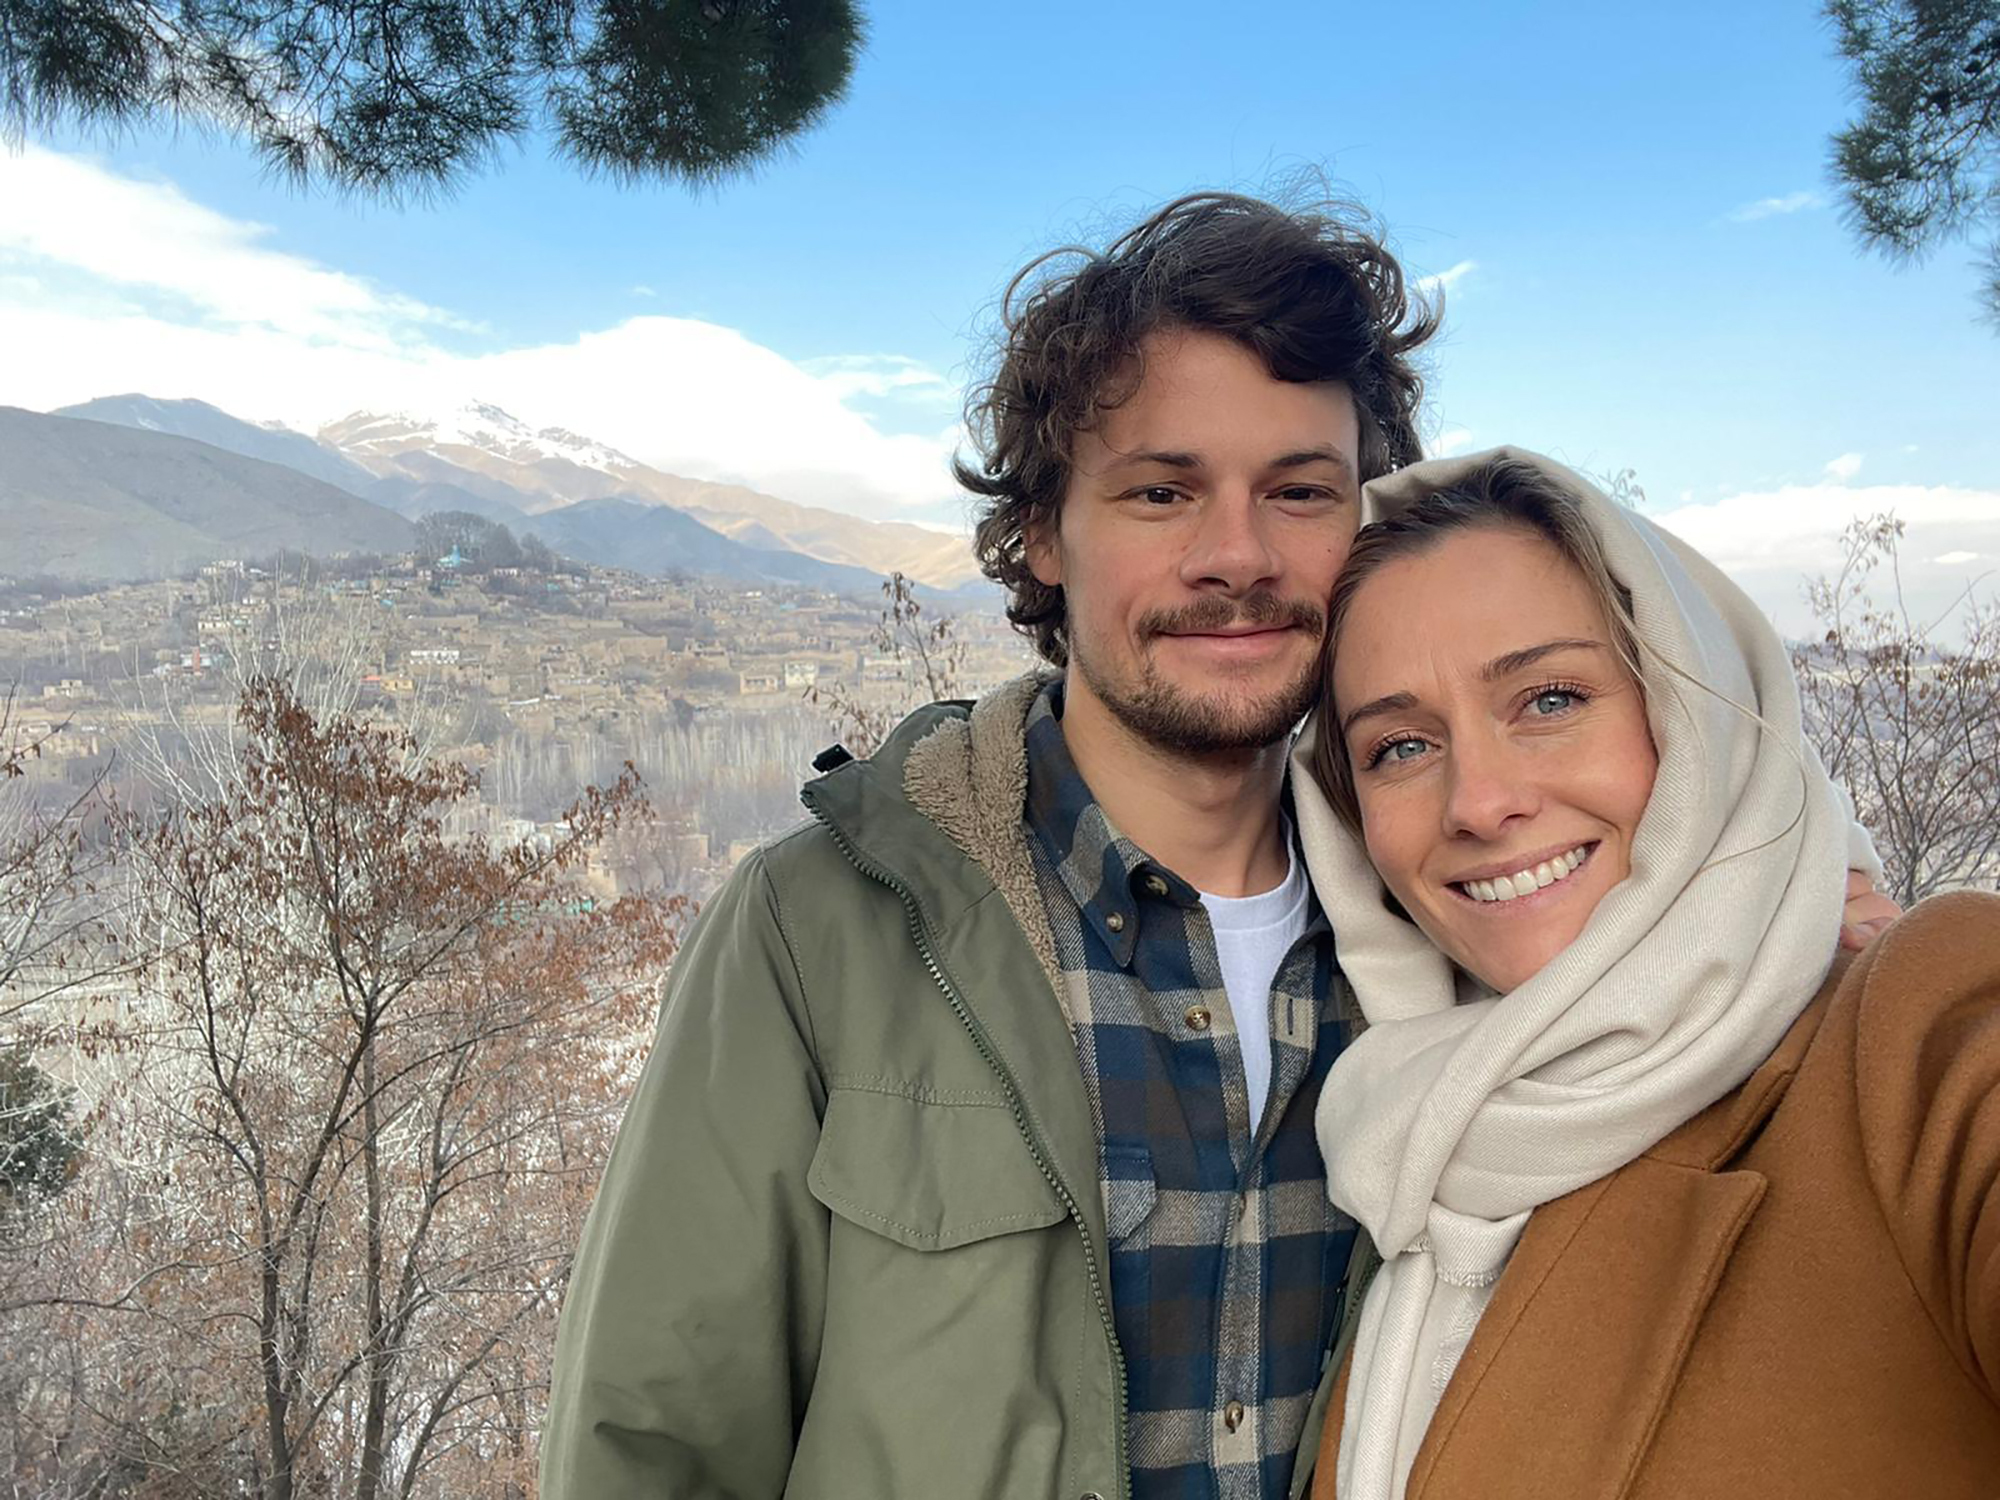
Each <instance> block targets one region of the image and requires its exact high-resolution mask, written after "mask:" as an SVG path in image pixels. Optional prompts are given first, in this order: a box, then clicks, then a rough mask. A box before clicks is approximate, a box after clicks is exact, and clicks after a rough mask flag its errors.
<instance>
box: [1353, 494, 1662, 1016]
mask: <svg viewBox="0 0 2000 1500" xmlns="http://www.w3.org/2000/svg"><path fill="white" fill-rule="evenodd" d="M1333 662H1334V664H1333V702H1334V722H1335V724H1336V725H1337V726H1338V731H1339V733H1340V735H1341V738H1342V743H1343V744H1344V746H1345V747H1346V751H1347V755H1348V758H1349V762H1350V764H1351V765H1352V766H1353V768H1354V786H1355V792H1356V796H1357V798H1358V800H1359V802H1360V805H1361V822H1362V833H1363V836H1364V838H1365V839H1366V841H1367V845H1368V855H1369V858H1370V859H1372V860H1373V861H1374V863H1375V868H1376V869H1377V870H1379V871H1380V872H1381V874H1382V879H1383V882H1384V883H1385V884H1386V885H1387V886H1388V887H1389V889H1390V891H1392V892H1393V893H1394V894H1395V896H1396V899H1397V900H1398V901H1400V902H1401V903H1402V905H1403V909H1404V910H1405V911H1407V912H1408V913H1409V914H1410V915H1411V917H1413V918H1414V919H1415V920H1416V923H1417V925H1418V926H1419V927H1421V928H1422V929H1423V930H1424V932H1425V934H1426V935H1428V936H1429V938H1430V939H1431V941H1432V942H1434V943H1436V944H1437V945H1438V947H1439V948H1441V949H1443V950H1444V952H1445V953H1447V954H1448V955H1450V956H1451V958H1452V959H1454V960H1455V961H1456V962H1457V963H1458V964H1459V965H1460V966H1462V967H1463V968H1465V969H1467V970H1469V971H1471V972H1472V973H1473V974H1476V975H1477V976H1478V977H1479V978H1481V979H1483V980H1485V981H1486V982H1487V983H1488V984H1490V985H1491V986H1493V988H1495V989H1496V990H1499V991H1501V992H1503V993H1504V992H1506V991H1508V990H1512V989H1514V988H1515V987H1516V986H1518V985H1519V984H1521V983H1522V982H1523V981H1524V980H1526V979H1528V978H1529V977H1530V976H1531V975H1533V974H1534V973H1535V972H1536V971H1537V970H1539V969H1540V968H1541V967H1542V966H1543V965H1544V964H1546V963H1548V961H1549V960H1550V959H1552V958H1554V957H1555V956H1556V954H1558V953H1560V952H1561V951H1562V950H1563V949H1564V948H1565V947H1567V946H1568V945H1569V944H1570V943H1572V942H1574V941H1575V939H1576V937H1577V934H1579V933H1580V932H1582V931H1583V925H1584V922H1585V921H1586V920H1587V919H1588V918H1589V916H1590V914H1591V912H1592V911H1594V910H1595V909H1596V907H1597V903H1598V902H1599V901H1601V900H1603V899H1604V894H1605V892H1607V891H1609V890H1610V889H1611V888H1612V887H1613V886H1614V885H1617V884H1618V883H1619V882H1620V881H1621V880H1623V879H1624V878H1625V877H1626V876H1627V875H1628V874H1630V873H1631V868H1632V836H1633V832H1634V830H1636V829H1637V827H1638V825H1639V817H1640V814H1641V813H1643V812H1644V811H1645V809H1646V799H1647V798H1648V797H1649V796H1651V795H1652V790H1653V774H1654V772H1655V770H1656V769H1657V768H1658V765H1659V760H1658V757H1657V756H1656V755H1655V753H1654V750H1653V740H1652V736H1651V734H1650V732H1649V731H1648V729H1647V727H1646V705H1645V701H1644V699H1643V697H1642V696H1641V694H1640V690H1639V685H1638V683H1637V682H1636V681H1634V680H1633V677H1632V674H1631V673H1630V672H1629V671H1627V670H1626V668H1625V666H1624V664H1623V663H1622V662H1621V661H1620V660H1619V657H1618V652H1617V649H1616V646H1615V645H1614V643H1613V637H1612V633H1611V627H1610V623H1609V622H1608V621H1607V620H1606V619H1605V618H1604V612H1603V610H1602V609H1601V608H1599V606H1598V603H1597V601H1596V599H1595V597H1594V596H1593V595H1592V593H1591V591H1590V588H1589V587H1588V585H1587V584H1586V583H1585V582H1584V579H1583V577H1582V575H1581V574H1580V573H1579V572H1578V571H1577V570H1576V568H1575V567H1574V566H1573V565H1572V564H1571V563H1570V562H1569V561H1568V560H1567V559H1566V558H1564V557H1563V555H1562V554H1561V553H1560V552H1558V551H1557V550H1556V549H1555V548H1554V547H1553V546H1552V545H1550V544H1549V543H1548V542H1547V541H1545V540H1543V539H1542V538H1541V537H1539V536H1536V535H1534V534H1532V533H1530V532H1528V531H1525V530H1522V529H1520V528H1518V527H1511V526H1508V527H1479V528H1476V529H1473V530H1469V531H1457V532H1451V533H1447V534H1446V535H1445V536H1444V537H1443V538H1442V539H1441V540H1440V541H1438V542H1437V543H1436V544H1434V545H1433V546H1432V547H1431V548H1430V549H1429V550H1427V551H1424V552H1420V553H1416V554H1414V555H1411V556H1408V557H1402V558H1398V559H1396V560H1395V561H1393V562H1390V563H1386V564H1384V565H1383V566H1382V567H1381V568H1380V569H1379V570H1378V571H1376V572H1375V573H1374V574H1373V575H1371V576H1370V577H1369V579H1368V580H1367V582H1365V583H1364V584H1362V585H1361V587H1360V589H1359V590H1358V591H1357V592H1356V594H1355V596H1354V599H1353V601H1352V603H1351V607H1350V609H1349V611H1348V614H1347V617H1346V620H1345V621H1344V623H1343V625H1342V627H1341V632H1340V637H1339V640H1338V643H1337V645H1336V648H1335V651H1334V658H1333Z"/></svg>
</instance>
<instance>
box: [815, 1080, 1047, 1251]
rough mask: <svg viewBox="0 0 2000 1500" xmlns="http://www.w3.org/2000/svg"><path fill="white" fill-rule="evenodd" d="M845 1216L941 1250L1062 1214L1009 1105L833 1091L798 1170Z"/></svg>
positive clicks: (915, 1246)
mask: <svg viewBox="0 0 2000 1500" xmlns="http://www.w3.org/2000/svg"><path fill="white" fill-rule="evenodd" d="M806 1186H807V1187H808V1188H810V1189H811V1190H812V1195H813V1196H814V1197H815V1198H817V1199H819V1201H820V1202H821V1203H824V1204H825V1205H826V1206H827V1207H828V1208H830V1209H832V1210H833V1212H835V1213H837V1214H839V1215H840V1216H841V1217H842V1218H843V1219H846V1220H848V1221H850V1222H851V1223H854V1224H858V1225H860V1226H861V1227H862V1228H863V1229H867V1230H871V1231H873V1232H874V1233H876V1234H879V1235H884V1236H886V1237H887V1238H889V1239H892V1240H894V1241H896V1242H897V1243H898V1244H902V1245H907V1246H909V1247H910V1248H911V1249H913V1250H949V1249H951V1248H952V1247H953V1246H956V1245H966V1244H970V1243H972V1242H973V1241H974V1240H983V1239H988V1238H990V1237H992V1236H993V1235H998V1234H1012V1233H1014V1232H1016V1231H1017V1230H1023V1229H1041V1228H1044V1227H1046V1226H1047V1225H1050V1224H1054V1223H1057V1222H1059V1221H1061V1220H1062V1219H1063V1218H1064V1217H1066V1210H1065V1209H1064V1208H1063V1205H1062V1200H1061V1199H1059V1198H1058V1197H1057V1196H1056V1192H1055V1189H1054V1188H1053V1187H1052V1186H1050V1184H1049V1182H1048V1179H1047V1178H1045V1177H1043V1176H1042V1173H1041V1169H1040V1168H1039V1167H1037V1166H1036V1165H1035V1159H1034V1157H1033V1156H1032V1155H1030V1154H1029V1151H1028V1143H1027V1142H1026V1141H1025V1140H1024V1139H1022V1136H1021V1131H1020V1127H1019V1126H1017V1125H1016V1124H1015V1123H1014V1115H1013V1112H1012V1111H1011V1110H1008V1109H1006V1108H1004V1107H994V1106H990V1105H973V1104H934V1103H929V1102H926V1101H924V1100H921V1099H911V1098H906V1097H905V1096H903V1095H901V1094H884V1093H876V1092H873V1091H871V1090H866V1089H840V1088H837V1089H835V1090H834V1091H833V1092H832V1094H831V1095H830V1096H829V1097H828V1099H827V1102H826V1117H825V1119H824V1120H823V1121H821V1124H820V1137H819V1149H818V1150H817V1151H816V1152H815V1153H814V1154H813V1161H812V1169H811V1171H810V1172H809V1173H808V1174H807V1176H806Z"/></svg>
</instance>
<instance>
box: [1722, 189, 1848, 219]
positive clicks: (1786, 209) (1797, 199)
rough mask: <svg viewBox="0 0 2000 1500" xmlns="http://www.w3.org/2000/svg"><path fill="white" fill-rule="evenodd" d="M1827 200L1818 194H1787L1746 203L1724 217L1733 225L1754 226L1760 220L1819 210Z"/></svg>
mask: <svg viewBox="0 0 2000 1500" xmlns="http://www.w3.org/2000/svg"><path fill="white" fill-rule="evenodd" d="M1825 202H1826V200H1825V199H1824V198H1822V197H1820V195H1819V194H1818V193H1812V192H1798V193H1786V194H1785V195H1784V196H1783V197H1782V198H1759V199H1758V200H1757V201H1756V202H1755V203H1745V204H1743V205H1741V206H1740V207H1737V208H1732V209H1731V210H1730V211H1729V212H1728V213H1727V214H1726V215H1725V216H1724V217H1726V218H1727V219H1728V220H1729V222H1730V223H1732V224H1752V223H1755V222H1756V221H1757V220H1759V219H1772V218H1776V217H1778V216H1779V215H1781V214H1795V213H1799V212H1800V211H1802V210H1804V209H1808V208H1819V207H1821V206H1822V205H1823V204H1824V203H1825Z"/></svg>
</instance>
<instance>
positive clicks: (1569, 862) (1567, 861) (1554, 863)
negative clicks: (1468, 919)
mask: <svg viewBox="0 0 2000 1500" xmlns="http://www.w3.org/2000/svg"><path fill="white" fill-rule="evenodd" d="M1589 853H1590V846H1589V845H1588V844H1578V845H1577V846H1576V847H1575V848H1574V849H1572V850H1570V851H1569V853H1567V854H1558V855H1557V856H1556V857H1555V858H1554V859H1551V860H1545V861H1544V862H1543V863H1541V864H1538V865H1536V866H1535V867H1534V868H1533V869H1529V870H1516V871H1515V872H1514V873H1513V874H1512V875H1496V876H1494V878H1493V879H1491V880H1462V881H1459V882H1458V888H1459V889H1460V890H1461V891H1463V892H1464V893H1465V894H1466V895H1468V896H1470V897H1471V898H1472V899H1473V900H1474V901H1512V900H1513V899H1514V898H1515V897H1516V896H1525V895H1527V894H1528V893H1529V892H1531V891H1538V890H1540V889H1541V888H1542V887H1543V886H1545V885H1554V884H1555V883H1556V882H1557V881H1558V880H1561V879H1563V878H1565V877H1566V876H1568V875H1569V874H1570V872H1571V871H1573V870H1575V869H1576V867H1577V866H1578V865H1580V864H1582V863H1583V861H1584V859H1585V858H1586V857H1587V856H1588V855H1589Z"/></svg>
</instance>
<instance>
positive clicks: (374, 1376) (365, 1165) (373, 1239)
mask: <svg viewBox="0 0 2000 1500" xmlns="http://www.w3.org/2000/svg"><path fill="white" fill-rule="evenodd" d="M369 1003H370V1005H371V1008H372V1005H373V1002H372V1001H370V1002H369ZM363 1024H367V1023H366V1022H364V1023H363ZM361 1089H362V1094H361V1132H362V1134H361V1164H362V1171H363V1174H364V1177H365V1180H366V1183H367V1191H368V1209H367V1222H366V1224H365V1226H364V1229H363V1233H364V1235H365V1237H366V1241H367V1243H366V1246H365V1254H366V1265H365V1269H364V1273H363V1274H364V1275H365V1277H366V1279H367V1295H368V1328H367V1338H368V1344H367V1350H368V1355H367V1360H366V1363H365V1365H364V1368H365V1369H366V1371H367V1376H368V1405H367V1410H366V1413H365V1414H364V1415H363V1417H362V1419H361V1475H360V1478H359V1481H358V1482H357V1483H356V1485H355V1488H354V1500H378V1497H379V1496H380V1495H381V1493H382V1478H383V1472H384V1469H385V1467H386V1464H385V1459H386V1457H387V1455H385V1454H384V1453H383V1451H382V1449H383V1434H384V1433H385V1432H386V1431H387V1429H388V1424H389V1372H390V1368H391V1366H392V1365H393V1364H394V1363H395V1353H394V1351H393V1350H391V1349H389V1348H388V1347H387V1345H386V1334H387V1329H386V1328H385V1326H384V1322H385V1320H384V1318H383V1315H382V1302H383V1298H382V1261H383V1253H382V1234H383V1227H382V1138H381V1128H380V1123H379V1116H378V1111H377V1108H376V1095H375V1043H374V1039H373V1038H372V1037H371V1038H370V1039H369V1040H368V1042H367V1043H366V1044H365V1046H364V1048H363V1051H362V1053H361Z"/></svg>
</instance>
